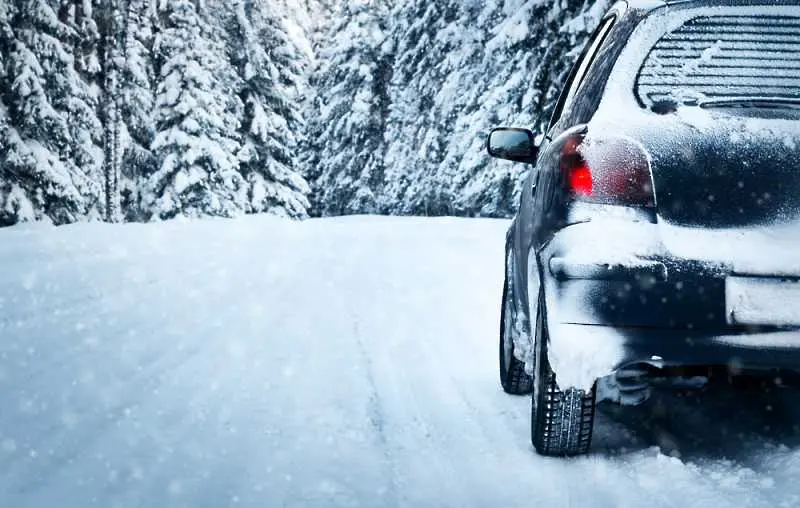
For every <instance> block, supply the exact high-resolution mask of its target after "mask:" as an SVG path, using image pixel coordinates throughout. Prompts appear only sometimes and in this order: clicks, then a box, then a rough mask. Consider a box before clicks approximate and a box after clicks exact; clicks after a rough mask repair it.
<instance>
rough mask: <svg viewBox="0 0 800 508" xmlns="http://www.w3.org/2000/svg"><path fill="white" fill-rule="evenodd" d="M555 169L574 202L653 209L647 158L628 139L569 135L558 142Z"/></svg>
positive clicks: (634, 143) (637, 145)
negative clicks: (557, 157)
mask: <svg viewBox="0 0 800 508" xmlns="http://www.w3.org/2000/svg"><path fill="white" fill-rule="evenodd" d="M559 166H560V168H561V173H562V175H563V177H564V182H565V185H566V186H567V188H568V190H569V192H570V193H571V194H572V196H573V197H574V198H575V199H577V200H580V201H589V202H595V203H607V204H619V205H631V206H646V207H652V206H654V205H655V199H654V196H653V183H652V177H651V174H650V163H649V161H648V158H647V154H646V152H645V151H644V148H642V147H641V146H640V145H639V144H638V143H636V142H635V141H633V140H631V139H628V138H613V137H611V138H599V139H590V138H587V137H585V136H584V135H583V134H571V135H569V136H567V137H566V138H565V139H564V140H563V141H562V146H561V154H560V160H559Z"/></svg>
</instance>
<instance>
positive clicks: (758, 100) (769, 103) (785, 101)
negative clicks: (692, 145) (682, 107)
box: [699, 97, 800, 109]
mask: <svg viewBox="0 0 800 508" xmlns="http://www.w3.org/2000/svg"><path fill="white" fill-rule="evenodd" d="M699 106H700V107H701V108H761V109H800V98H797V99H793V98H784V97H738V98H735V99H706V100H703V101H700V104H699Z"/></svg>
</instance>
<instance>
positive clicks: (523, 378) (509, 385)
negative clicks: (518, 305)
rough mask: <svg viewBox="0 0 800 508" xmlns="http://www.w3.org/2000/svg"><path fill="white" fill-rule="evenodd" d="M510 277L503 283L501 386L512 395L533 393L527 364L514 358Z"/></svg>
mask: <svg viewBox="0 0 800 508" xmlns="http://www.w3.org/2000/svg"><path fill="white" fill-rule="evenodd" d="M511 296H512V293H511V290H510V288H509V284H508V276H506V277H505V280H504V282H503V300H502V304H501V308H500V385H501V386H502V387H503V391H505V392H506V393H509V394H512V395H526V394H529V393H531V390H532V387H533V379H532V378H531V376H530V375H528V373H527V372H525V362H523V361H520V360H519V359H517V357H516V356H514V337H513V334H514V333H515V332H514V318H515V316H514V314H513V309H514V306H513V304H512V302H511Z"/></svg>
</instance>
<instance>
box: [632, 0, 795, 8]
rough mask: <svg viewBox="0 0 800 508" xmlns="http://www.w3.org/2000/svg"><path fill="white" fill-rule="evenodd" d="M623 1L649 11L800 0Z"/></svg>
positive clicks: (789, 3)
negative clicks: (662, 8)
mask: <svg viewBox="0 0 800 508" xmlns="http://www.w3.org/2000/svg"><path fill="white" fill-rule="evenodd" d="M625 3H627V4H628V6H629V7H631V8H634V9H640V10H644V11H651V10H655V9H658V8H660V7H667V6H670V5H681V6H690V5H692V4H694V5H696V6H697V7H714V6H718V5H719V6H738V5H741V6H748V5H800V0H626V1H625Z"/></svg>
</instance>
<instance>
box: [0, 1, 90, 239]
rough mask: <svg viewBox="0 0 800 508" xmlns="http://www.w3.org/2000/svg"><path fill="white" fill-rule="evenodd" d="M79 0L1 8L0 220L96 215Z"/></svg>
mask: <svg viewBox="0 0 800 508" xmlns="http://www.w3.org/2000/svg"><path fill="white" fill-rule="evenodd" d="M75 7H76V6H75V4H73V3H71V2H66V1H63V2H62V3H61V8H60V9H59V10H58V12H56V11H55V10H54V9H53V8H52V7H51V6H50V4H48V3H47V2H46V1H45V0H20V1H19V2H14V3H12V5H10V6H5V5H4V10H3V11H2V12H3V17H4V18H5V20H4V23H3V27H2V32H3V33H2V49H3V51H2V54H3V55H4V58H3V70H2V85H1V86H2V104H3V111H0V113H2V116H3V117H4V118H6V120H5V122H4V125H3V131H2V136H3V140H2V144H1V145H0V148H2V151H0V223H2V224H13V223H15V222H18V221H23V220H35V219H44V218H47V219H49V220H51V221H53V222H55V223H57V224H62V223H67V222H73V221H75V220H79V219H81V218H83V217H87V216H88V217H96V216H97V210H98V208H99V206H98V205H99V203H98V201H99V196H100V189H99V186H98V185H97V182H98V178H97V177H98V173H99V169H100V164H101V161H102V153H101V151H100V150H99V147H98V144H99V140H100V136H101V128H100V122H99V121H98V119H97V116H96V114H95V107H96V104H97V96H96V92H94V91H93V89H92V87H91V86H90V84H89V83H87V81H85V79H84V78H83V77H82V76H81V73H80V72H79V67H80V61H81V60H80V59H79V61H78V65H77V66H76V55H79V56H80V57H81V58H82V55H81V54H80V51H79V50H80V43H81V40H82V39H85V38H86V37H87V33H86V32H84V33H81V32H80V31H79V30H81V29H85V28H86V26H83V27H82V26H80V25H78V24H76V23H75V20H76V19H77V20H81V16H78V15H76V13H75V10H74V9H75Z"/></svg>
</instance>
